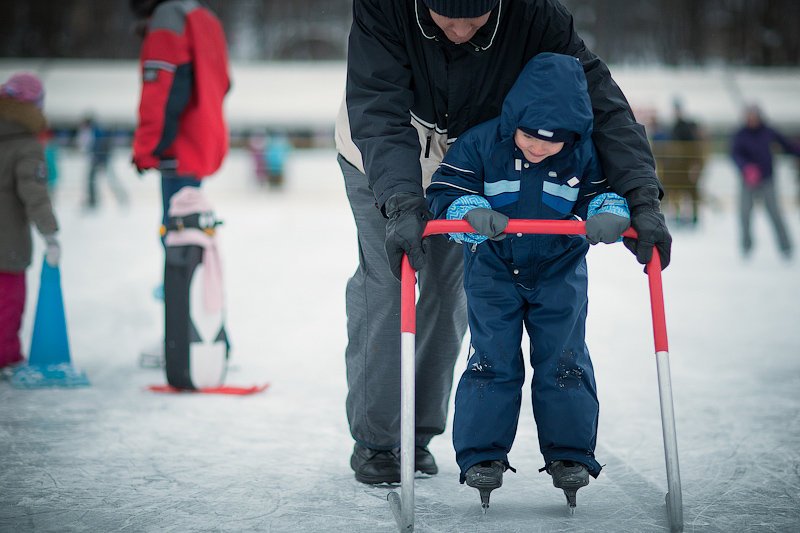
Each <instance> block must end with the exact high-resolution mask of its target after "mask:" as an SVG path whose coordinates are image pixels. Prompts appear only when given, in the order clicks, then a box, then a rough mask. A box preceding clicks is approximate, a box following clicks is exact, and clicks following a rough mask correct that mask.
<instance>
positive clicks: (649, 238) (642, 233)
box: [622, 186, 672, 270]
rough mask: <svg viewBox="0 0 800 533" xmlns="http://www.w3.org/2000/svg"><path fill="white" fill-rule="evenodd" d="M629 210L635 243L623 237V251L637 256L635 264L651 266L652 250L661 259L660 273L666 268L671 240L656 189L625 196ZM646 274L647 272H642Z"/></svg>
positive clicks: (640, 188)
mask: <svg viewBox="0 0 800 533" xmlns="http://www.w3.org/2000/svg"><path fill="white" fill-rule="evenodd" d="M625 200H627V201H628V207H629V208H630V210H631V225H632V226H633V229H635V230H636V233H638V235H639V238H638V239H632V238H630V237H625V238H624V239H623V240H622V242H623V243H624V244H625V247H626V248H627V249H628V250H630V251H631V252H633V253H634V255H636V260H637V261H639V262H640V263H641V264H643V265H647V263H649V262H650V258H651V257H652V256H653V246H655V247H656V248H657V249H658V254H659V256H660V257H661V269H662V270H663V269H665V268H667V265H669V256H670V250H671V248H672V236H671V235H670V234H669V230H668V229H667V223H666V222H665V221H664V215H663V214H661V209H660V205H661V202H659V200H658V189H657V188H656V187H650V186H648V187H638V188H636V189H633V190H632V191H630V192H629V193H628V194H626V195H625ZM645 270H646V269H645Z"/></svg>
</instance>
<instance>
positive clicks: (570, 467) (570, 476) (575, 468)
mask: <svg viewBox="0 0 800 533" xmlns="http://www.w3.org/2000/svg"><path fill="white" fill-rule="evenodd" d="M547 473H548V474H550V475H551V476H553V486H554V487H556V488H557V489H562V490H563V491H564V495H565V496H566V497H567V505H568V506H569V511H570V513H571V514H574V513H575V506H576V504H577V501H576V498H575V495H576V493H577V492H578V489H579V488H581V487H585V486H586V485H588V484H589V470H587V469H586V467H585V466H584V465H582V464H580V463H576V462H574V461H553V462H552V463H550V464H549V465H548V466H547Z"/></svg>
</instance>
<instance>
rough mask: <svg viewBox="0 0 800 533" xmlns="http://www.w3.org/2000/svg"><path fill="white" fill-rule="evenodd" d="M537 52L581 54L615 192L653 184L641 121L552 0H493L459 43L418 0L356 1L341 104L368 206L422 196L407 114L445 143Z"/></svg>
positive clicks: (493, 102)
mask: <svg viewBox="0 0 800 533" xmlns="http://www.w3.org/2000/svg"><path fill="white" fill-rule="evenodd" d="M540 52H556V53H560V54H567V55H571V56H574V57H578V58H579V59H580V60H581V62H582V64H583V67H584V70H585V72H586V78H587V81H588V84H589V93H590V96H591V100H592V107H593V111H594V115H595V121H594V134H593V140H594V142H595V145H596V146H597V150H598V153H599V156H600V161H601V164H602V167H603V170H604V173H605V175H606V177H607V178H608V180H609V183H610V185H611V187H612V188H613V189H614V191H615V192H617V193H618V194H621V195H624V194H625V193H627V192H628V191H630V190H632V189H634V188H637V187H640V186H643V185H651V186H652V185H655V186H657V187H658V188H659V189H660V188H661V186H660V184H659V182H658V178H657V177H656V175H655V164H654V161H653V155H652V152H651V150H650V146H649V144H648V142H647V138H646V136H645V132H644V128H643V127H642V126H641V125H640V124H637V123H636V121H635V119H634V117H633V113H632V112H631V109H630V106H629V105H628V102H627V100H626V99H625V96H624V95H623V94H622V91H621V90H620V89H619V87H618V86H617V84H616V83H615V82H614V80H613V79H612V78H611V75H610V73H609V71H608V67H607V66H606V65H605V64H604V63H603V62H602V61H601V60H600V59H599V58H598V57H597V56H595V55H594V54H593V53H592V52H590V51H589V50H588V49H587V48H586V46H585V45H584V43H583V41H582V40H581V38H580V37H579V36H578V34H577V33H576V32H575V29H574V26H573V21H572V16H571V15H570V13H569V12H568V11H567V10H566V9H565V8H564V7H563V6H562V5H561V4H559V3H558V2H557V1H556V0H500V3H499V4H498V6H497V7H496V8H495V9H494V10H493V11H492V14H491V16H490V18H489V21H488V22H487V23H486V25H485V26H483V27H482V28H481V29H480V30H479V31H478V33H477V34H476V35H475V37H473V39H472V40H471V41H470V42H469V43H465V44H461V45H455V44H453V43H451V42H450V41H449V40H448V39H447V38H446V37H445V36H444V34H443V33H442V31H441V30H440V29H439V28H438V26H436V25H435V24H434V22H433V20H432V19H431V17H430V14H429V12H428V9H427V8H426V7H425V5H424V3H423V2H422V0H355V1H354V2H353V25H352V28H351V31H350V41H349V48H348V62H347V92H346V102H347V111H348V117H349V120H350V133H351V136H352V139H353V141H354V143H355V144H356V146H357V147H358V148H359V150H360V151H361V154H362V158H363V163H364V168H365V171H366V174H367V176H368V178H369V182H370V186H371V187H372V190H373V192H374V194H375V198H376V201H377V204H378V205H379V206H383V205H384V203H385V202H386V200H387V199H388V198H389V197H390V196H392V195H393V194H395V193H398V192H411V193H415V194H419V195H422V194H423V191H422V184H421V181H422V180H421V167H420V160H419V158H420V152H421V150H422V152H423V153H424V151H425V146H424V145H423V146H421V142H420V138H419V137H418V133H417V130H415V128H414V127H413V126H412V121H414V122H416V123H417V126H418V127H419V125H420V124H421V125H423V126H424V127H426V128H428V129H429V130H430V132H431V135H435V134H440V135H441V134H444V135H446V136H447V143H448V144H450V143H452V142H453V141H455V139H456V138H457V137H458V136H459V135H460V134H461V133H463V132H464V131H466V130H467V129H469V128H470V127H472V126H475V125H477V124H479V123H481V122H484V121H486V120H488V119H491V118H494V117H496V116H498V115H499V114H500V109H501V107H502V103H503V99H504V98H505V96H506V94H507V93H508V90H509V89H510V88H511V86H512V85H513V84H514V81H515V80H516V79H517V75H518V74H519V73H520V72H521V71H522V68H523V67H524V66H525V65H526V64H527V62H528V60H530V59H531V58H532V57H533V56H535V55H536V54H538V53H540ZM409 111H410V113H409Z"/></svg>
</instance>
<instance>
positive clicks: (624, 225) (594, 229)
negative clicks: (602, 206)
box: [586, 213, 631, 244]
mask: <svg viewBox="0 0 800 533" xmlns="http://www.w3.org/2000/svg"><path fill="white" fill-rule="evenodd" d="M630 225H631V221H630V220H629V219H628V218H626V217H621V216H619V215H615V214H614V213H597V214H596V215H594V216H590V217H589V218H588V219H587V220H586V239H587V240H588V241H589V244H597V243H599V242H603V243H606V244H612V243H615V242H617V241H618V240H619V237H620V235H622V233H623V232H624V231H625V230H626V229H628V227H629V226H630Z"/></svg>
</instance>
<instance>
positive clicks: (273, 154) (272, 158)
mask: <svg viewBox="0 0 800 533" xmlns="http://www.w3.org/2000/svg"><path fill="white" fill-rule="evenodd" d="M291 152H292V144H291V143H290V142H289V138H288V137H287V136H286V134H284V133H275V134H273V135H270V136H269V137H268V139H267V148H266V151H265V153H264V157H265V159H266V162H267V183H269V186H270V188H272V189H280V188H282V187H283V184H284V183H283V173H284V168H285V167H286V160H287V159H288V158H289V154H291Z"/></svg>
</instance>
